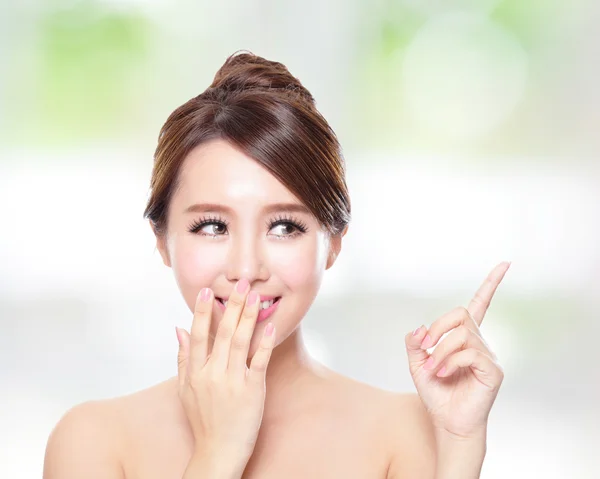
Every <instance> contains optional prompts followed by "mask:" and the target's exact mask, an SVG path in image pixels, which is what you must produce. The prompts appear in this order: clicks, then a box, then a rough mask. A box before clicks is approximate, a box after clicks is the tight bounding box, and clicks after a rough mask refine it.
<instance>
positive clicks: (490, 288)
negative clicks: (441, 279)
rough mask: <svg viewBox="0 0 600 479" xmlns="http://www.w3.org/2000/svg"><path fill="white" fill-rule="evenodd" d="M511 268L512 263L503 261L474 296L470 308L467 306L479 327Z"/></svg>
mask: <svg viewBox="0 0 600 479" xmlns="http://www.w3.org/2000/svg"><path fill="white" fill-rule="evenodd" d="M509 267H510V261H503V262H502V263H500V264H499V265H498V266H496V267H495V268H494V269H493V270H492V271H491V273H490V274H489V275H488V277H487V278H486V279H485V281H484V282H483V284H482V285H481V286H480V287H479V289H478V290H477V292H476V293H475V296H473V299H472V300H471V302H470V303H469V306H467V310H468V311H469V313H471V316H473V319H474V320H475V322H476V323H477V326H481V323H482V321H483V317H484V316H485V313H486V311H487V309H488V307H489V306H490V303H491V302H492V298H493V296H494V293H495V292H496V289H497V288H498V285H499V284H500V282H501V281H502V278H504V275H505V274H506V272H507V271H508V268H509Z"/></svg>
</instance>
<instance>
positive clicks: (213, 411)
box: [177, 279, 275, 477]
mask: <svg viewBox="0 0 600 479" xmlns="http://www.w3.org/2000/svg"><path fill="white" fill-rule="evenodd" d="M248 293H249V294H248ZM258 299H259V298H258V293H257V292H256V291H250V292H249V283H248V281H247V280H246V279H241V280H240V281H238V283H237V284H236V286H235V288H234V289H233V291H232V292H231V295H230V296H229V302H228V304H227V307H226V309H225V314H224V316H223V320H222V321H221V323H220V324H219V327H218V330H217V335H216V338H215V341H214V346H213V348H212V353H211V354H210V355H209V354H208V347H209V339H210V338H209V331H210V323H211V317H212V309H213V304H214V301H215V299H214V295H213V292H212V291H211V290H210V289H209V288H204V289H202V291H201V292H200V294H199V295H198V298H197V301H196V308H195V311H194V320H193V323H192V328H191V334H188V333H187V332H186V331H185V330H180V329H178V331H177V332H178V339H179V354H178V365H179V367H178V378H179V397H180V399H181V402H182V404H183V406H184V409H185V412H186V415H187V418H188V420H189V422H190V426H191V428H192V431H193V435H194V440H195V444H196V445H201V448H196V447H195V452H194V454H195V455H196V456H201V457H204V458H206V459H210V458H212V457H214V456H215V455H219V456H221V457H223V459H224V460H225V458H230V459H229V461H227V462H228V464H229V465H230V466H232V471H233V474H234V475H235V474H236V473H237V474H238V475H239V476H240V477H241V474H242V472H243V470H244V468H245V466H246V463H247V462H248V460H249V459H250V456H251V455H252V452H253V451H254V446H255V444H256V440H257V438H258V431H259V428H260V424H261V421H262V416H263V410H264V403H265V394H266V385H265V376H266V371H267V366H268V363H269V359H270V358H271V352H272V351H273V346H274V344H275V341H274V337H275V336H274V331H273V329H274V326H273V324H272V323H270V325H267V328H265V331H264V333H263V337H262V339H261V342H260V346H259V349H258V350H257V352H256V353H255V354H254V356H253V357H252V361H251V363H250V368H248V367H247V366H246V359H247V357H248V349H249V347H250V340H251V338H252V333H253V332H254V328H255V325H256V319H257V317H258V312H259V302H258ZM238 459H239V464H236V460H238ZM186 477H187V474H186ZM189 477H192V475H191V474H190V475H189Z"/></svg>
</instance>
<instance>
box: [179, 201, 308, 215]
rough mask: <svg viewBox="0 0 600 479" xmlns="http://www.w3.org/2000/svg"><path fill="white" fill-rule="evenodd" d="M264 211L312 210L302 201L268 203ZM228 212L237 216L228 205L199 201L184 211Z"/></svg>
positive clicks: (289, 211)
mask: <svg viewBox="0 0 600 479" xmlns="http://www.w3.org/2000/svg"><path fill="white" fill-rule="evenodd" d="M262 211H263V213H278V212H286V213H305V214H310V210H309V209H308V208H307V207H306V206H304V205H302V204H300V203H272V204H270V205H266V206H265V207H264V208H263V209H262ZM209 212H211V213H212V212H215V213H226V214H229V215H231V216H235V212H234V211H233V209H232V208H230V207H229V206H226V205H220V204H218V203H197V204H194V205H191V206H188V207H187V208H186V209H185V211H184V213H209Z"/></svg>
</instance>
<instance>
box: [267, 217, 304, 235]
mask: <svg viewBox="0 0 600 479" xmlns="http://www.w3.org/2000/svg"><path fill="white" fill-rule="evenodd" d="M267 227H268V228H269V231H271V230H275V232H276V233H275V234H274V235H273V236H275V237H277V238H279V239H289V238H294V237H296V236H299V235H301V234H304V233H306V231H308V228H307V227H306V225H305V224H304V223H302V222H301V221H297V220H294V219H293V218H281V217H280V218H277V219H275V220H272V221H271V222H269V223H268V224H267Z"/></svg>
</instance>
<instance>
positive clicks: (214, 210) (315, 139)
mask: <svg viewBox="0 0 600 479" xmlns="http://www.w3.org/2000/svg"><path fill="white" fill-rule="evenodd" d="M344 174H345V165H344V161H343V158H342V154H341V149H340V146H339V144H338V142H337V139H336V136H335V134H334V133H333V131H332V130H331V129H330V127H329V126H328V124H327V122H326V121H325V119H324V118H323V117H322V116H321V115H320V114H319V112H318V111H317V109H316V107H315V104H314V100H313V98H312V96H311V94H310V93H309V92H308V91H307V90H306V89H305V88H304V87H303V86H302V84H301V83H300V82H299V81H298V80H297V79H296V78H294V77H293V76H291V74H290V73H289V71H288V70H287V68H286V67H285V66H284V65H282V64H280V63H276V62H271V61H267V60H265V59H263V58H261V57H258V56H254V55H251V54H246V53H243V54H238V55H236V54H234V55H232V56H231V57H229V58H228V59H227V61H226V62H225V64H224V65H223V66H222V67H221V69H220V70H219V71H218V72H217V74H216V76H215V79H214V81H213V83H212V85H211V86H210V87H209V88H208V89H207V90H206V91H205V92H204V93H202V94H201V95H199V96H198V97H196V98H193V99H191V100H190V101H188V102H187V103H185V104H184V105H182V106H181V107H179V108H178V109H177V110H175V111H174V112H173V113H172V114H171V116H170V117H169V119H168V120H167V122H166V124H165V125H164V126H163V128H162V130H161V133H160V137H159V143H158V147H157V150H156V155H155V162H154V170H153V176H152V183H151V196H150V198H149V201H148V205H147V208H146V211H145V217H147V218H148V219H149V221H150V224H151V227H152V230H153V232H154V234H155V235H156V240H157V248H158V250H159V252H160V254H161V257H162V260H163V262H164V263H165V265H167V266H169V267H171V268H172V270H173V273H174V275H175V280H176V281H177V284H178V286H179V289H180V290H181V293H182V295H183V297H184V299H185V301H186V303H187V305H188V307H189V308H190V310H191V311H193V312H194V319H193V323H192V327H191V331H190V332H187V331H185V330H180V329H178V330H177V338H178V340H179V353H178V375H177V376H176V377H173V378H171V379H169V380H167V381H165V382H163V383H160V384H158V385H156V386H153V387H150V388H148V389H145V390H143V391H139V392H137V393H134V394H131V395H128V396H125V397H121V398H114V399H110V400H103V401H89V402H86V403H83V404H80V405H78V406H75V407H74V408H72V409H71V410H70V411H68V412H67V413H66V414H65V415H64V416H63V418H61V420H60V421H59V423H58V424H57V426H56V427H55V428H54V430H53V431H52V434H51V435H50V438H49V440H48V445H47V449H46V457H45V465H44V477H45V478H46V479H58V478H61V479H68V478H80V477H86V478H88V479H93V478H103V479H112V478H114V479H116V478H127V479H133V478H144V479H153V478H157V479H158V478H160V479H167V478H169V479H170V478H172V479H176V478H178V479H180V478H182V477H183V478H186V479H188V478H189V479H192V478H228V479H229V478H241V477H243V478H261V479H265V478H282V477H285V478H296V477H298V478H309V477H310V478H319V477H323V478H325V477H326V478H332V477H335V478H337V477H339V478H368V479H373V478H382V479H383V478H411V479H413V478H433V477H435V478H437V479H441V478H457V479H458V478H460V479H466V478H476V477H479V473H480V468H481V465H482V461H483V458H484V455H485V447H486V424H487V417H488V414H489V411H490V408H491V406H492V404H493V402H494V400H495V398H496V395H497V392H498V389H499V387H500V384H501V383H502V380H503V373H502V370H501V367H500V366H499V365H498V364H497V362H496V358H495V355H494V354H493V353H492V352H491V351H490V349H489V347H488V346H487V345H486V343H485V341H484V339H483V338H482V336H481V332H480V330H479V325H480V324H481V321H482V319H483V316H484V314H485V311H486V310H487V307H488V305H489V303H490V301H491V298H492V295H493V294H494V292H495V290H496V287H497V286H498V284H499V282H500V281H501V279H502V277H503V276H504V274H505V272H506V270H507V269H508V266H509V264H508V263H501V264H500V265H498V266H497V267H496V268H495V269H494V270H493V271H492V273H491V274H490V276H489V277H488V279H487V280H486V281H485V283H484V284H483V286H482V287H481V289H480V290H479V291H478V292H477V294H476V295H475V298H474V300H473V301H472V302H471V304H470V305H469V306H468V307H467V308H463V307H459V308H456V309H454V310H453V311H451V312H449V313H448V314H446V315H444V316H442V317H441V318H439V319H438V320H436V321H435V322H433V324H432V325H431V327H430V328H426V327H425V326H421V327H419V328H417V329H416V330H415V331H414V332H412V333H408V334H407V335H406V338H405V343H406V348H407V353H408V362H409V369H410V373H411V375H412V377H413V380H414V382H415V385H416V388H417V392H418V394H410V393H404V394H402V393H394V392H389V391H383V390H381V389H378V388H375V387H372V386H369V385H367V384H363V383H360V382H358V381H354V380H352V379H350V378H347V377H344V376H342V375H340V374H337V373H336V372H334V371H332V370H330V369H328V368H326V367H324V366H323V365H321V364H318V363H317V362H316V361H315V360H313V359H312V358H311V357H310V356H309V355H308V353H307V350H306V347H305V345H304V342H303V338H302V329H301V326H300V323H301V321H302V318H303V317H304V316H305V314H306V312H307V311H308V309H309V308H310V306H311V304H312V302H313V300H314V298H315V296H316V295H317V293H318V290H319V287H320V285H321V280H322V277H323V274H324V271H325V270H327V269H329V268H330V267H331V266H333V264H334V263H335V260H336V258H337V256H338V255H339V253H340V251H341V247H342V237H343V236H344V235H345V233H346V231H347V229H348V224H349V221H350V198H349V195H348V190H347V186H346V182H345V177H344ZM447 332H450V334H449V335H448V336H446V337H445V338H444V339H443V340H442V341H440V339H441V336H442V335H444V334H445V333H447ZM438 342H439V344H438ZM436 344H437V347H436V349H435V351H433V352H432V354H429V353H428V351H427V349H428V348H432V347H433V346H436Z"/></svg>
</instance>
